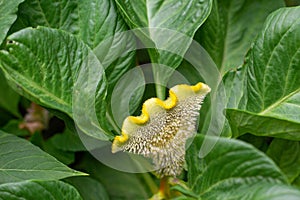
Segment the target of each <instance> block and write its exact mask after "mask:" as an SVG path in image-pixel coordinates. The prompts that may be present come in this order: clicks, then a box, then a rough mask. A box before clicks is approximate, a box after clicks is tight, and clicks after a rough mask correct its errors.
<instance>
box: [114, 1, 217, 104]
mask: <svg viewBox="0 0 300 200" xmlns="http://www.w3.org/2000/svg"><path fill="white" fill-rule="evenodd" d="M116 3H117V6H118V8H119V10H120V12H121V14H123V17H124V19H125V21H126V22H127V24H128V25H129V27H130V28H131V29H136V28H141V29H139V30H138V31H137V30H136V31H135V33H136V34H137V36H138V37H139V39H140V40H141V41H142V42H143V43H144V44H145V45H146V48H148V52H149V55H150V58H151V62H152V63H157V64H162V65H164V66H168V67H171V68H173V69H176V68H177V67H178V66H179V64H180V63H181V61H182V58H183V57H184V54H185V53H186V51H187V49H188V47H189V46H190V44H191V42H192V38H193V36H194V34H195V32H196V30H197V29H198V28H199V27H200V26H201V24H202V23H203V22H204V21H205V20H206V18H207V17H208V15H209V13H210V10H211V5H212V1H211V0H191V1H183V0H180V1H178V0H177V1H174V0H153V1H148V0H142V1H141V0H132V1H121V0H116ZM150 48H151V49H150ZM153 48H154V49H153ZM170 52H172V53H170ZM153 73H154V80H155V81H156V83H157V86H156V92H157V95H158V97H159V98H162V99H163V98H164V96H165V92H164V89H163V88H162V86H159V84H161V85H165V84H166V82H167V79H168V78H169V76H170V75H171V74H172V73H170V72H168V71H166V70H163V68H161V66H160V65H154V69H153Z"/></svg>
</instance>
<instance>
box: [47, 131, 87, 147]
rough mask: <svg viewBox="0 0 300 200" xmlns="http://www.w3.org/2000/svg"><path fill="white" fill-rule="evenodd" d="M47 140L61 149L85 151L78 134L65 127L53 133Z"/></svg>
mask: <svg viewBox="0 0 300 200" xmlns="http://www.w3.org/2000/svg"><path fill="white" fill-rule="evenodd" d="M49 142H50V143H51V144H52V145H53V146H54V147H56V148H57V149H60V150H63V151H74V152H76V151H86V149H85V147H84V145H83V144H82V142H81V140H80V138H79V137H78V135H77V134H76V133H74V132H73V131H71V130H70V129H65V131H64V132H63V133H61V134H60V133H58V134H55V135H54V136H53V137H51V138H50V139H49Z"/></svg>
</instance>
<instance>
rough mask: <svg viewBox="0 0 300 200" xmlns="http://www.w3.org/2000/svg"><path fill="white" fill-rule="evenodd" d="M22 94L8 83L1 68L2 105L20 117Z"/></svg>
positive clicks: (0, 95) (0, 90) (0, 104)
mask: <svg viewBox="0 0 300 200" xmlns="http://www.w3.org/2000/svg"><path fill="white" fill-rule="evenodd" d="M19 100H20V96H19V95H18V94H17V93H16V92H15V91H14V90H13V89H12V88H10V86H9V85H8V83H7V81H6V79H5V77H4V74H3V72H2V70H0V107H1V108H3V109H5V110H6V111H8V112H9V113H11V114H13V115H14V116H17V117H20V116H21V115H20V113H19V109H18V104H19Z"/></svg>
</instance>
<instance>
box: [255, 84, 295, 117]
mask: <svg viewBox="0 0 300 200" xmlns="http://www.w3.org/2000/svg"><path fill="white" fill-rule="evenodd" d="M299 92H300V87H299V88H298V89H297V90H295V91H294V92H291V93H289V94H288V95H286V96H284V97H283V98H281V99H279V100H278V101H276V102H275V103H273V104H272V105H270V106H269V107H267V108H266V109H264V110H262V111H261V112H259V113H258V115H265V114H267V113H268V112H270V111H271V110H272V109H274V108H276V107H277V106H280V105H281V104H282V103H283V102H284V101H286V100H287V99H289V98H290V97H292V96H293V95H295V94H297V93H299Z"/></svg>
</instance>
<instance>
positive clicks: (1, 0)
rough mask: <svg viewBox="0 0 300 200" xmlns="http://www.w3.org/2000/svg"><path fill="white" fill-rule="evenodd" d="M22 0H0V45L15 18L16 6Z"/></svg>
mask: <svg viewBox="0 0 300 200" xmlns="http://www.w3.org/2000/svg"><path fill="white" fill-rule="evenodd" d="M23 1H24V0H0V13H1V16H0V45H1V43H2V42H3V40H4V39H5V37H6V34H7V32H8V30H9V29H10V27H11V25H12V24H13V23H14V21H15V20H16V19H17V15H16V12H17V11H18V6H19V4H20V3H22V2H23Z"/></svg>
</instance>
